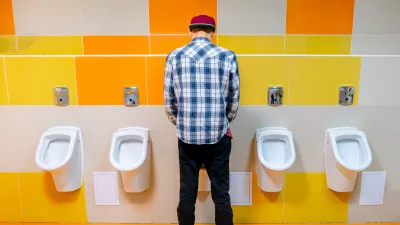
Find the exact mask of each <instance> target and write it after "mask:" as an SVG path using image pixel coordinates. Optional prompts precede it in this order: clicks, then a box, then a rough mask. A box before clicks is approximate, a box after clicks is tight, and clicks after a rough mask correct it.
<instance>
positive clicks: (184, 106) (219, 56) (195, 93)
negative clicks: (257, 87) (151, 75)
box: [164, 37, 240, 145]
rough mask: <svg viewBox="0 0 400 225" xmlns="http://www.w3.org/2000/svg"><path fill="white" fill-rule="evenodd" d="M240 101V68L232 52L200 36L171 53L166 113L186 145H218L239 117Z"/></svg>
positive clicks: (165, 87)
mask: <svg viewBox="0 0 400 225" xmlns="http://www.w3.org/2000/svg"><path fill="white" fill-rule="evenodd" d="M239 98H240V95H239V67H238V63H237V59H236V55H235V53H233V52H232V51H229V50H226V49H224V48H221V47H218V46H216V45H214V44H212V43H211V42H210V41H209V40H208V39H207V38H203V37H196V38H194V39H193V40H192V42H191V43H189V44H188V45H186V46H183V47H181V48H178V49H176V50H174V51H173V52H171V53H169V54H168V56H167V60H166V65H165V77H164V103H165V111H166V113H167V116H168V118H169V119H170V121H171V122H172V123H173V124H175V125H176V132H177V136H178V138H179V139H180V140H182V141H183V142H185V143H188V144H197V145H201V144H214V143H217V142H218V141H219V140H220V139H221V138H222V137H223V136H224V135H225V134H226V132H227V129H228V128H229V123H230V122H232V121H233V120H234V119H235V117H236V114H237V111H238V108H239Z"/></svg>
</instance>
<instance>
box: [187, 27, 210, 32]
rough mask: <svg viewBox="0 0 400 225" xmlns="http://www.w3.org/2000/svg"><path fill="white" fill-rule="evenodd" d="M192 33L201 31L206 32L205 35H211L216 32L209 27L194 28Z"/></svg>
mask: <svg viewBox="0 0 400 225" xmlns="http://www.w3.org/2000/svg"><path fill="white" fill-rule="evenodd" d="M190 31H191V32H192V33H197V32H199V31H204V32H205V33H207V34H209V33H213V32H214V30H213V29H212V28H209V27H194V28H192V29H191V30H190Z"/></svg>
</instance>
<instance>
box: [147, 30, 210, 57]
mask: <svg viewBox="0 0 400 225" xmlns="http://www.w3.org/2000/svg"><path fill="white" fill-rule="evenodd" d="M190 41H191V37H190V36H189V35H177V36H172V35H166V36H158V35H156V36H150V45H151V46H150V51H151V54H168V53H170V52H171V51H173V50H175V49H176V48H179V47H182V46H184V45H187V44H189V43H190ZM212 43H214V44H216V43H217V37H216V36H214V38H213V39H212Z"/></svg>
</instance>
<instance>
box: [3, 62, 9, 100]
mask: <svg viewBox="0 0 400 225" xmlns="http://www.w3.org/2000/svg"><path fill="white" fill-rule="evenodd" d="M3 70H4V79H5V82H6V92H7V103H8V104H9V105H10V104H11V103H10V90H9V88H8V78H7V66H6V58H3Z"/></svg>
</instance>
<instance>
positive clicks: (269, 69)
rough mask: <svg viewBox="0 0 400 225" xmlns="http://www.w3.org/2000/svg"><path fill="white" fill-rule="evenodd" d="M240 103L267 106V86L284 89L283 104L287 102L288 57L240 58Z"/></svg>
mask: <svg viewBox="0 0 400 225" xmlns="http://www.w3.org/2000/svg"><path fill="white" fill-rule="evenodd" d="M238 61H239V71H240V103H241V104H243V105H267V104H268V88H269V86H273V85H278V86H282V87H283V88H284V92H283V102H284V104H285V102H287V99H288V95H287V93H288V92H287V91H286V90H287V87H288V84H289V63H290V58H289V57H279V56H275V57H269V56H266V57H259V56H240V57H238Z"/></svg>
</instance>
